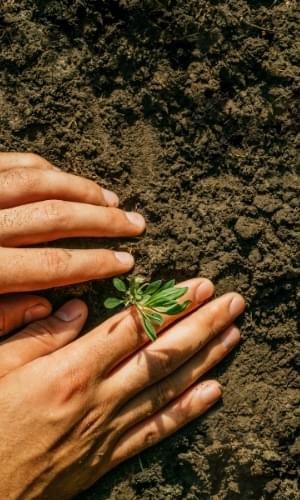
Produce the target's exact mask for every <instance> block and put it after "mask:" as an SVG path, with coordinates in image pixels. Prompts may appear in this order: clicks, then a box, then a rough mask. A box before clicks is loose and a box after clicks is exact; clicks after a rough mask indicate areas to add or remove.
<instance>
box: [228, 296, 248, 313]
mask: <svg viewBox="0 0 300 500" xmlns="http://www.w3.org/2000/svg"><path fill="white" fill-rule="evenodd" d="M244 308H245V302H244V299H243V298H242V297H241V296H240V295H235V296H234V297H233V299H231V302H230V304H229V312H230V314H231V315H232V316H234V317H236V316H239V314H241V313H242V312H243V310H244Z"/></svg>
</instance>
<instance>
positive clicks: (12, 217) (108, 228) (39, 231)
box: [0, 200, 145, 247]
mask: <svg viewBox="0 0 300 500" xmlns="http://www.w3.org/2000/svg"><path fill="white" fill-rule="evenodd" d="M144 229H145V220H144V218H143V217H142V216H141V215H139V214H137V213H134V212H129V213H127V212H124V211H123V210H119V209H118V208H106V207H98V206H95V205H89V204H84V203H73V202H69V201H60V200H49V201H42V202H38V203H32V204H28V205H23V206H21V207H16V208H10V209H5V210H1V211H0V244H1V245H2V246H12V247H14V246H21V245H31V244H36V243H41V242H44V241H51V240H57V239H59V238H71V237H85V236H90V237H92V236H94V237H96V236H97V237H100V236H102V237H108V236H110V237H116V236H137V235H138V234H140V233H142V232H143V231H144Z"/></svg>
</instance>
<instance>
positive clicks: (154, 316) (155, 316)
mask: <svg viewBox="0 0 300 500" xmlns="http://www.w3.org/2000/svg"><path fill="white" fill-rule="evenodd" d="M143 314H144V315H145V316H146V317H147V318H148V319H149V320H150V321H151V322H152V323H155V324H156V325H159V326H161V325H162V324H163V322H164V319H163V317H162V315H161V314H159V313H158V312H155V311H143Z"/></svg>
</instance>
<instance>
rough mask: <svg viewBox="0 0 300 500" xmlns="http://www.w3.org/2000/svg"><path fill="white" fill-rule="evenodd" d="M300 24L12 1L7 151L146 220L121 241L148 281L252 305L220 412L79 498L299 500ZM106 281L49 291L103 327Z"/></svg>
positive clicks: (290, 9) (1, 80) (177, 7)
mask: <svg viewBox="0 0 300 500" xmlns="http://www.w3.org/2000/svg"><path fill="white" fill-rule="evenodd" d="M298 26H299V17H298V16H297V5H296V1H294V0H274V1H273V0H261V1H255V0H227V1H221V0H165V1H158V0H145V1H138V0H119V1H103V0H102V1H101V0H97V1H96V0H89V1H88V0H73V1H67V0H53V1H49V2H48V1H46V0H18V1H14V0H5V1H3V0H2V2H1V1H0V105H1V115H0V148H1V150H2V151H34V152H36V153H39V154H41V155H43V156H45V157H46V158H47V159H48V160H50V161H52V162H53V163H54V164H56V165H58V166H60V167H62V168H64V169H65V170H66V171H72V172H75V173H78V174H82V175H85V176H87V177H89V178H91V179H95V180H97V181H98V182H101V183H102V184H103V185H105V186H106V187H111V188H113V189H114V190H116V191H117V192H118V194H119V195H120V198H121V200H122V205H123V206H124V207H126V208H127V209H137V210H139V211H141V212H142V213H143V214H144V215H145V217H146V219H147V221H148V230H147V233H146V234H145V235H144V236H143V237H141V238H139V239H138V240H132V241H129V242H127V241H117V242H115V243H114V247H115V248H130V249H131V250H132V252H133V253H134V255H135V257H136V261H137V265H136V272H137V273H142V274H145V275H147V276H150V277H157V276H162V277H163V278H170V277H173V276H174V277H176V279H177V280H180V279H182V278H189V277H192V276H195V275H203V276H206V277H209V278H211V279H212V280H213V281H214V283H215V284H216V288H217V293H218V294H221V293H223V292H225V291H229V290H237V291H239V292H241V293H242V294H243V295H244V296H245V297H246V300H247V304H248V307H247V312H246V314H245V316H244V318H243V319H242V321H241V322H240V326H241V328H242V334H243V339H242V342H241V345H240V347H239V348H238V349H237V350H236V351H235V352H234V353H233V354H232V355H231V356H230V357H229V358H228V360H227V361H226V362H225V363H223V364H222V365H221V366H219V367H218V368H217V369H216V370H215V371H214V373H213V376H216V377H218V378H219V380H220V381H221V383H222V384H223V386H224V398H223V401H222V403H221V404H220V405H219V406H218V407H217V408H216V409H214V410H213V411H211V412H210V414H209V415H207V416H205V417H204V418H202V419H199V420H197V421H196V422H194V423H192V424H191V425H189V426H188V427H186V428H185V429H184V430H182V431H180V432H179V433H177V434H176V435H175V436H173V437H171V438H169V439H168V440H167V441H165V442H164V443H162V444H161V445H159V446H157V447H155V448H154V449H152V450H149V451H146V452H145V453H143V454H142V455H141V456H140V459H138V458H134V459H132V460H130V461H129V462H127V463H126V464H123V465H122V466H120V467H119V468H118V469H116V470H115V471H113V472H111V473H110V474H108V475H107V476H106V477H105V478H104V479H103V480H101V481H100V482H99V483H98V484H96V485H95V486H94V487H93V488H92V489H91V490H90V491H88V492H86V493H84V494H82V495H80V497H78V498H80V500H103V499H107V500H116V499H118V500H122V499H124V500H125V499H126V500H128V499H145V500H146V499H147V500H148V499H149V500H150V499H156V500H160V499H170V500H171V499H185V500H192V499H201V500H206V499H207V500H208V499H209V500H234V499H255V500H256V499H274V500H288V499H291V500H292V499H293V500H294V499H299V498H300V490H299V488H298V485H297V462H298V460H299V454H300V438H299V421H300V408H299V400H300V393H299V386H300V382H299V376H298V371H299V365H300V355H299V350H297V348H298V346H299V343H298V344H297V342H299V337H297V297H298V301H299V292H298V296H297V288H296V283H297V279H298V278H299V260H298V261H297V246H298V245H299V226H297V222H299V199H298V198H297V191H298V190H299V177H297V171H296V168H297V131H299V122H298V119H299V108H298V109H297V92H298V89H299V76H300V71H299V53H300V50H299V48H300V47H299V41H298V40H299V38H297V36H298V33H297V27H298ZM297 43H298V46H297ZM298 97H299V94H298ZM298 140H299V134H298ZM61 244H64V245H66V244H69V245H71V244H72V245H73V246H74V242H73V243H70V242H62V243H61ZM78 244H80V245H81V246H82V247H83V248H84V247H87V246H91V245H97V246H99V247H100V246H103V245H110V246H111V245H112V242H101V241H88V240H84V241H80V242H78V243H77V246H78ZM298 248H299V246H298ZM107 286H110V285H107V284H105V283H90V284H87V285H83V286H76V287H71V288H66V289H62V290H60V291H59V293H58V292H57V291H55V292H50V293H48V296H49V297H50V298H51V299H53V300H54V302H55V303H56V304H57V303H60V302H61V301H62V300H64V299H65V298H67V297H69V296H74V295H77V296H82V297H83V298H84V299H85V300H86V301H87V302H88V304H89V307H90V311H91V314H90V320H89V325H92V324H96V323H97V322H99V321H101V320H102V319H103V318H104V317H105V314H106V313H105V312H104V310H103V307H102V306H101V304H102V301H103V296H104V288H105V289H106V290H107ZM106 293H107V292H106ZM297 459H298V460H297Z"/></svg>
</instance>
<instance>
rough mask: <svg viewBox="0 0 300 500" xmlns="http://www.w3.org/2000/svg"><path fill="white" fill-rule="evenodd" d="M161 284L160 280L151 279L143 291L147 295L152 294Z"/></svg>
mask: <svg viewBox="0 0 300 500" xmlns="http://www.w3.org/2000/svg"><path fill="white" fill-rule="evenodd" d="M161 284H162V281H161V280H157V281H153V282H152V283H150V284H149V285H148V286H147V287H146V288H145V290H143V292H144V293H146V294H147V295H153V294H154V293H155V292H157V290H158V289H159V288H160V286H161Z"/></svg>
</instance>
